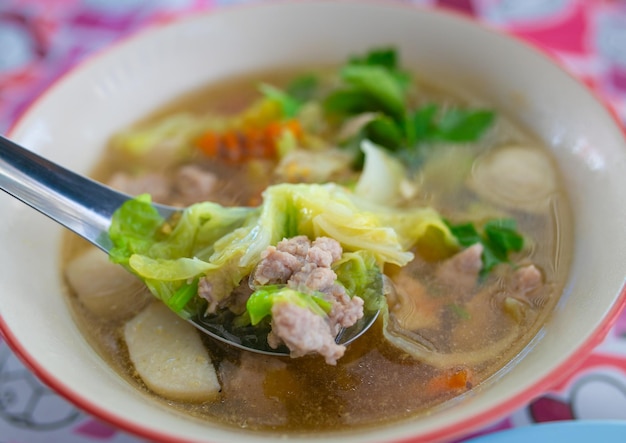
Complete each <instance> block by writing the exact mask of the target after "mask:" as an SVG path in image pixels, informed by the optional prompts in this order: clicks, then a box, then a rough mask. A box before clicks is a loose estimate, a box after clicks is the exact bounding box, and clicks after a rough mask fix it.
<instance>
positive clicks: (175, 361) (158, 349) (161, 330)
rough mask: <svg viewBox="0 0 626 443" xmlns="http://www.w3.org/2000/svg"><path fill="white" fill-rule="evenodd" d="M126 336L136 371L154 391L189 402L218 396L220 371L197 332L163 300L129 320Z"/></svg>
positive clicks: (207, 399)
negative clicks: (163, 302) (214, 364)
mask: <svg viewBox="0 0 626 443" xmlns="http://www.w3.org/2000/svg"><path fill="white" fill-rule="evenodd" d="M164 325H167V327H164ZM124 339H125V341H126V346H127V347H128V354H129V357H130V360H131V362H132V363H133V366H134V367H135V370H136V371H137V374H138V375H139V377H141V379H142V380H143V382H144V383H145V384H146V386H148V388H150V389H151V390H152V391H154V392H155V393H157V394H159V395H162V396H163V397H165V398H169V399H173V400H179V401H190V402H206V401H213V400H215V399H216V398H217V397H218V396H219V392H220V389H221V388H220V384H219V381H218V379H217V373H216V372H215V368H214V367H213V363H212V362H211V359H210V357H209V355H208V354H207V350H206V349H205V347H204V345H203V344H202V340H201V339H200V336H199V335H198V331H197V330H196V329H195V328H194V327H193V326H192V325H191V324H189V323H187V322H185V321H184V320H182V319H180V318H178V317H177V316H176V315H175V314H173V313H172V312H171V311H170V310H169V309H168V308H167V307H166V306H165V305H163V304H162V303H160V302H157V301H154V302H152V303H151V304H150V305H149V306H148V307H147V308H145V309H144V310H143V311H142V312H140V313H139V314H138V315H137V316H136V317H134V318H133V319H132V320H130V321H129V322H128V323H126V326H125V327H124Z"/></svg>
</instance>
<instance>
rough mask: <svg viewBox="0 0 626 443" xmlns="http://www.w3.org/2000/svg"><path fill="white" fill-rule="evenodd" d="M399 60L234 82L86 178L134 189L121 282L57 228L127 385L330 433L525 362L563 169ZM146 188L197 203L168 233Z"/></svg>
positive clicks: (78, 298)
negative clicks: (276, 352) (212, 327)
mask: <svg viewBox="0 0 626 443" xmlns="http://www.w3.org/2000/svg"><path fill="white" fill-rule="evenodd" d="M396 57H397V54H396V53H395V52H394V51H393V50H391V49H379V50H373V51H371V52H369V53H367V54H365V55H361V56H356V57H353V58H351V59H350V60H349V61H348V62H346V64H345V65H344V66H341V67H339V68H335V67H325V68H319V69H318V68H316V69H300V70H297V71H289V72H279V73H257V74H256V75H251V76H247V77H243V78H239V79H234V80H233V79H231V80H229V81H228V82H224V83H222V84H218V85H210V86H209V87H207V88H206V89H203V90H201V91H195V92H194V93H193V94H190V95H188V96H186V97H183V98H181V99H180V100H178V101H176V102H175V103H172V104H171V105H170V106H168V107H166V108H164V109H162V110H159V111H158V112H157V113H155V114H154V115H151V116H149V117H148V118H146V120H145V121H142V122H139V123H138V124H136V125H134V126H132V127H130V128H128V129H126V130H124V131H121V132H120V133H119V134H117V135H116V136H115V137H113V139H112V140H111V143H110V146H109V147H108V149H107V151H106V152H105V155H104V156H103V158H102V161H101V164H100V165H99V166H98V168H97V169H96V171H94V176H95V177H96V178H98V179H99V180H101V181H104V182H107V183H109V184H110V185H111V186H113V187H116V188H118V189H120V190H122V191H124V192H127V193H129V194H133V195H143V196H142V197H138V198H137V199H136V200H134V201H132V203H131V204H130V206H129V207H128V208H123V209H121V210H120V211H121V212H120V215H119V217H118V219H116V221H114V227H112V230H111V237H112V239H113V240H114V244H115V248H114V252H113V253H112V259H113V261H116V262H117V263H121V264H123V265H124V266H125V267H126V268H127V269H129V270H131V271H132V273H129V272H127V271H126V270H125V269H124V268H123V267H122V266H119V265H118V264H113V263H111V262H109V261H108V259H107V257H106V256H104V254H102V253H101V252H99V251H96V250H95V249H93V248H92V247H91V246H89V245H85V244H84V243H83V242H82V241H81V240H79V239H77V238H75V237H73V236H69V235H68V237H67V239H66V242H65V244H64V250H63V254H64V256H63V262H64V263H65V267H64V273H65V276H66V281H67V282H68V299H69V300H70V306H71V309H72V311H73V314H74V316H75V318H76V321H77V323H78V324H79V326H80V328H81V330H82V331H83V333H84V334H85V336H86V337H87V339H88V340H89V341H90V342H91V343H92V345H93V346H94V348H95V349H97V351H98V352H99V353H100V354H101V355H102V357H103V358H104V359H105V360H106V361H107V362H108V364H110V365H111V366H112V367H114V368H115V370H116V371H117V372H119V374H120V375H121V376H122V377H125V378H126V379H127V380H128V381H129V383H132V384H133V385H134V386H136V387H137V389H138V390H140V391H142V392H144V393H145V394H146V395H149V396H151V397H152V398H154V400H155V401H160V402H162V403H163V404H164V405H165V406H167V407H170V408H172V409H174V410H178V411H179V412H181V413H184V414H188V415H191V416H194V417H197V418H198V419H203V420H209V421H211V422H216V423H220V424H222V425H225V426H234V427H238V428H245V429H251V430H255V431H277V432H298V433H299V432H309V431H320V430H325V431H337V430H344V429H354V428H366V427H368V426H376V425H381V424H384V423H389V422H393V421H399V420H403V419H412V418H415V417H419V415H420V414H426V413H431V412H432V411H433V410H435V409H436V408H440V407H445V405H446V404H448V403H450V402H453V401H458V400H459V399H461V398H463V397H465V396H468V395H471V393H472V392H474V391H475V390H476V389H480V388H481V387H482V386H484V385H486V384H488V383H489V382H490V381H492V380H495V379H496V378H497V376H498V374H500V373H501V372H502V371H504V370H506V367H507V365H509V363H510V362H511V361H513V360H515V359H516V358H518V357H519V356H520V355H522V354H523V353H524V352H525V351H526V350H528V349H529V343H532V340H533V338H534V337H535V336H536V334H537V332H538V331H539V329H540V328H541V327H542V325H543V324H544V323H545V322H546V321H547V320H548V318H549V316H550V312H551V311H552V309H553V307H554V305H555V304H556V302H557V300H558V297H559V294H560V293H561V290H562V288H563V284H564V280H565V278H566V274H567V269H568V264H569V257H570V253H571V251H570V244H571V241H570V236H571V226H570V223H571V221H570V220H569V211H568V203H567V198H566V195H565V191H564V190H563V189H562V188H561V186H560V182H559V176H558V171H557V170H556V168H555V166H554V163H553V161H552V159H551V157H550V155H549V153H548V150H547V149H546V148H545V147H544V146H542V144H541V142H540V141H539V140H537V139H536V138H534V137H533V136H532V135H531V134H528V133H527V132H525V131H524V130H523V128H521V127H520V126H518V125H517V124H516V123H515V122H514V121H512V120H510V119H508V118H507V116H505V115H502V114H500V113H498V112H497V110H492V109H489V106H488V104H485V103H482V102H481V101H480V98H477V97H472V96H471V94H469V93H467V92H464V91H461V92H459V91H455V90H454V88H453V87H450V86H449V87H446V85H436V84H434V83H433V82H428V81H427V80H428V79H421V78H419V76H418V75H409V74H408V73H406V72H405V71H403V70H402V69H401V67H400V66H399V64H398V62H397V60H396ZM144 194H150V195H151V198H152V199H153V200H154V201H157V202H160V203H166V204H170V205H176V206H180V207H187V206H189V205H191V206H190V208H193V209H189V210H187V211H185V212H184V213H183V215H182V216H181V217H179V218H177V219H174V220H160V219H158V218H156V217H157V215H155V214H153V213H150V212H142V211H144V210H146V211H149V208H150V207H151V206H150V204H149V199H148V198H147V197H145V195H144ZM199 202H204V203H199ZM206 202H209V203H206ZM138 208H139V209H138ZM138 214H139V215H138ZM146 214H147V215H146ZM133 217H134V218H133ZM131 219H132V222H129V221H128V220H131ZM138 220H139V221H140V222H141V223H139V224H140V225H141V226H145V225H146V224H150V223H153V224H154V228H151V229H150V230H149V232H148V233H146V232H144V231H141V229H143V228H137V223H135V222H137V221H138ZM194 220H195V221H194ZM133 223H134V224H133ZM193 223H197V225H193V226H194V227H193V229H192V230H189V229H188V228H186V227H185V226H187V225H192V224H193ZM151 226H152V225H151ZM207 226H208V227H207ZM209 228H210V229H209ZM186 229H187V230H186ZM190 229H191V228H190ZM140 231H141V232H140ZM266 231H267V232H269V233H271V234H267V236H265V233H266ZM189 232H192V234H189ZM259 233H261V234H259ZM259 239H261V240H262V241H261V240H259ZM184 242H187V243H184ZM181 243H184V244H185V245H186V246H185V247H184V248H183V247H181V248H178V246H179V245H180V244H181ZM239 244H243V245H244V246H243V247H240V248H239V249H237V247H238V246H237V245H239ZM173 245H175V246H173ZM259 245H260V246H262V248H260V246H259ZM177 248H178V249H181V250H178V249H177ZM259 248H260V249H259ZM174 249H176V252H172V251H173V250H174ZM182 250H184V251H182ZM155 251H158V253H157V252H155ZM181 251H182V252H181ZM250 251H252V252H250ZM242 257H248V258H249V260H247V261H246V260H243V259H242ZM276 257H279V259H275V258H276ZM190 269H191V271H190ZM303 270H307V272H306V273H304V274H303V272H304V271H303ZM133 274H135V275H133ZM165 274H167V276H164V275H165ZM172 275H176V277H172ZM136 276H139V277H140V278H139V279H138V278H136ZM326 279H329V280H326ZM322 280H323V281H324V283H319V282H320V281H322ZM148 289H149V290H148ZM338 291H339V292H340V293H341V294H340V295H337V293H338ZM150 292H152V294H150ZM157 299H160V300H157ZM166 305H167V307H168V308H169V309H168V308H166V307H165V306H166ZM377 310H380V315H379V317H378V320H377V321H376V323H375V324H374V326H373V327H372V328H371V329H369V330H368V331H367V332H366V333H365V334H364V335H363V336H362V337H360V338H359V339H357V340H356V341H355V342H353V343H351V344H349V345H348V346H342V345H337V344H336V343H334V336H335V335H336V333H337V332H338V331H339V330H340V329H341V328H342V327H349V326H350V325H351V324H353V323H354V322H355V321H357V320H358V318H359V317H360V316H363V315H364V314H366V313H367V312H369V311H377ZM172 311H176V312H178V314H179V316H177V315H176V314H175V313H174V312H172ZM292 311H297V314H296V317H295V320H294V317H293V316H291V315H292V314H291V312H292ZM195 312H201V313H203V314H205V313H206V314H207V315H210V316H212V318H213V319H217V320H218V321H221V320H224V321H226V318H227V317H228V322H230V323H229V327H233V328H238V327H242V328H243V327H246V328H249V329H248V330H251V331H253V333H254V334H256V335H255V337H256V336H257V335H258V336H261V337H264V338H265V339H266V340H267V346H269V348H268V349H270V348H271V349H273V348H277V347H279V346H285V345H286V346H287V348H288V350H289V352H291V356H290V357H279V356H268V355H262V354H257V353H253V352H248V351H242V350H239V349H237V348H234V347H231V346H228V345H225V344H222V343H220V342H217V341H215V340H212V339H210V338H207V337H205V336H202V335H200V334H199V333H198V332H197V331H196V330H195V329H193V327H192V326H191V325H189V324H187V323H185V322H184V321H183V320H182V319H181V318H180V316H182V317H184V316H186V315H190V313H195ZM284 318H286V320H284V322H283V320H282V319H284ZM283 324H289V325H291V326H289V327H286V326H281V325H283ZM294 324H295V325H298V324H305V325H306V328H305V329H306V330H305V331H304V332H302V331H299V332H298V331H296V328H295V327H293V325H294ZM313 325H321V326H319V328H318V326H313ZM268 328H269V329H268ZM268 330H269V333H268ZM146 331H147V332H146ZM320 331H321V332H320ZM329 334H330V335H329ZM310 336H315V337H316V338H319V343H322V344H319V343H318V344H317V345H310V344H307V343H305V342H306V341H307V339H308V338H310ZM329 337H330V339H329Z"/></svg>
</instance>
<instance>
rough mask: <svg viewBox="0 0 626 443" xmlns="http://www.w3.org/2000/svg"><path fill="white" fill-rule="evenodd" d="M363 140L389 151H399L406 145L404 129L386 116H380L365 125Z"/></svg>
mask: <svg viewBox="0 0 626 443" xmlns="http://www.w3.org/2000/svg"><path fill="white" fill-rule="evenodd" d="M363 138H366V139H369V140H370V141H372V142H374V143H375V144H377V145H380V146H383V147H385V148H387V149H389V150H396V149H399V148H400V147H401V146H402V145H403V143H404V134H403V130H402V128H401V127H400V126H399V125H398V124H397V123H396V122H395V121H394V120H392V119H391V118H389V117H387V116H385V115H379V116H377V117H376V118H374V119H373V120H372V121H370V122H369V123H368V124H367V125H365V127H364V128H363Z"/></svg>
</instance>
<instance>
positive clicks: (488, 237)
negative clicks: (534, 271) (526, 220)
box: [445, 219, 524, 274]
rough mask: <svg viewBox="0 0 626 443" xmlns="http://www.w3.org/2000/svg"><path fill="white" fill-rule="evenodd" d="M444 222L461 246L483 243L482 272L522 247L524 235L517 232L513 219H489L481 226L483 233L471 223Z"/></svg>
mask: <svg viewBox="0 0 626 443" xmlns="http://www.w3.org/2000/svg"><path fill="white" fill-rule="evenodd" d="M445 223H446V224H447V225H448V227H449V228H450V232H452V234H453V235H454V236H455V237H456V238H457V241H458V242H459V244H460V245H461V246H462V247H469V246H472V245H475V244H476V243H481V244H482V245H483V254H482V257H481V258H482V261H483V269H482V271H481V272H482V273H483V274H485V273H488V272H489V271H491V269H493V267H494V266H496V265H499V264H500V263H508V262H509V254H510V253H511V252H519V251H521V250H522V248H523V247H524V237H523V236H522V235H521V234H520V233H519V232H517V226H516V223H515V220H513V219H495V220H490V221H488V222H487V223H485V225H484V226H483V233H482V234H481V233H479V232H478V230H477V229H476V227H475V226H474V225H473V224H472V223H462V224H459V225H452V224H451V223H450V222H449V221H447V220H446V221H445Z"/></svg>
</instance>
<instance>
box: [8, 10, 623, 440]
mask: <svg viewBox="0 0 626 443" xmlns="http://www.w3.org/2000/svg"><path fill="white" fill-rule="evenodd" d="M371 23H375V24H376V26H371V25H370V24H371ZM387 45H393V46H395V47H397V48H398V49H399V51H400V53H401V56H402V59H403V62H404V64H405V65H406V66H407V67H408V68H410V69H413V70H414V71H416V72H418V73H419V75H421V76H422V77H424V78H426V79H428V78H436V79H438V81H439V82H440V83H448V84H450V85H453V86H454V88H457V89H465V88H466V89H469V90H472V91H474V92H476V93H478V94H479V95H481V96H483V97H484V98H485V100H486V101H487V102H490V103H492V104H493V105H494V107H495V108H497V109H499V110H501V112H505V113H508V114H510V115H513V116H514V117H515V118H516V119H518V120H519V121H520V122H521V123H523V124H524V125H525V126H526V127H528V128H529V129H530V130H532V131H533V132H535V133H536V134H537V135H538V136H539V137H541V138H542V139H543V140H544V141H545V142H546V144H547V145H548V146H549V147H550V148H551V150H552V152H553V153H554V156H555V157H556V159H557V161H558V164H559V167H560V169H561V173H562V175H563V177H564V180H565V183H566V185H567V188H568V190H569V196H570V200H571V205H572V211H573V217H574V224H575V232H574V237H575V245H574V250H575V254H574V258H573V263H572V267H571V273H570V278H569V280H568V283H567V285H566V290H565V294H564V295H563V297H562V299H561V301H560V303H559V305H558V306H557V309H556V311H555V313H554V315H553V316H552V318H551V320H550V322H549V323H548V324H547V325H546V326H545V328H543V330H542V331H541V333H540V338H539V339H537V340H535V343H534V344H533V347H532V352H528V353H526V355H525V356H524V358H522V359H520V361H518V362H517V364H515V365H514V366H513V367H512V368H511V369H510V371H508V372H507V373H506V374H505V375H503V376H502V377H501V378H500V379H499V380H498V382H497V383H495V384H492V385H491V386H489V387H488V389H482V390H481V389H479V390H477V391H476V393H474V394H473V395H471V396H469V398H467V399H465V400H464V401H462V402H459V403H458V404H455V405H454V406H452V407H448V408H444V409H442V410H441V411H438V412H436V413H434V414H432V415H428V416H425V417H422V418H420V419H417V420H412V421H410V422H404V423H401V424H397V425H394V426H391V427H388V428H381V429H377V430H373V431H372V430H369V431H367V433H357V434H349V435H342V437H343V438H345V441H353V442H357V441H358V442H373V441H381V440H402V439H405V438H409V437H412V436H419V437H418V438H417V440H424V441H426V440H433V439H435V438H438V437H444V436H452V435H456V434H460V433H462V432H467V431H468V430H469V429H471V428H473V427H476V426H478V425H480V424H483V423H485V422H486V421H487V420H490V419H494V418H495V417H497V416H500V415H503V414H505V413H506V412H510V411H511V410H512V409H513V408H515V407H517V406H521V404H522V403H523V402H524V401H527V400H529V399H530V398H531V397H532V396H533V395H536V394H539V393H540V391H541V390H542V389H545V388H547V387H548V386H549V384H550V383H551V382H552V381H554V379H555V377H556V376H557V375H559V374H560V373H562V372H563V371H564V370H565V369H566V368H567V367H569V366H570V365H571V363H572V362H574V361H575V360H576V359H578V358H580V357H581V356H582V354H581V352H584V351H588V350H590V347H591V346H592V345H593V344H594V343H596V342H597V341H598V340H599V339H600V338H601V335H602V332H603V331H605V330H606V325H607V323H606V322H607V318H610V317H611V316H615V314H616V313H617V312H618V309H619V306H621V305H623V304H624V298H625V297H624V295H623V294H622V287H623V284H624V269H626V253H625V248H624V247H623V245H626V230H624V229H623V228H622V226H623V224H624V221H625V220H626V205H623V203H622V199H621V198H620V193H621V190H622V189H626V174H623V171H624V170H625V166H626V149H625V143H624V138H623V135H622V134H621V132H620V130H619V128H618V126H617V125H616V123H615V122H614V120H613V119H612V117H611V115H610V114H609V113H608V112H607V111H606V110H605V109H604V107H603V106H602V105H601V104H600V103H599V102H598V101H597V100H596V99H595V98H594V97H593V96H592V94H590V93H589V92H588V91H587V90H586V89H585V88H583V87H581V86H580V85H579V83H578V82H577V81H576V80H574V79H573V78H572V77H570V76H569V75H568V74H566V73H565V72H564V71H562V70H561V69H560V68H558V67H557V66H556V65H555V64H554V63H553V62H552V61H550V60H549V59H547V58H546V57H545V56H543V55H541V54H539V53H538V52H536V51H535V50H533V49H530V48H528V47H527V46H525V45H523V44H521V43H520V42H518V41H515V40H513V39H512V38H508V37H503V36H500V35H498V34H496V33H495V32H493V31H490V30H488V29H485V28H482V27H480V26H478V25H476V24H475V23H473V22H471V21H468V20H466V19H465V18H462V17H457V16H454V15H450V14H447V13H441V12H433V11H428V10H422V9H417V8H414V7H408V6H403V5H385V4H382V3H368V2H358V3H351V2H292V3H283V2H279V3H274V4H265V5H259V6H248V7H237V8H231V9H227V10H222V11H221V12H218V13H213V14H204V15H198V16H194V17H189V18H187V19H183V20H181V21H178V22H175V23H171V24H168V25H165V26H160V27H156V28H153V29H150V30H147V31H144V32H142V33H140V34H139V35H137V36H134V37H133V38H131V39H128V40H127V41H125V42H123V43H122V44H118V45H116V46H115V47H113V48H111V49H109V50H107V51H105V52H103V53H102V54H99V55H98V56H97V57H95V58H93V59H91V60H90V61H88V62H87V63H85V64H83V65H82V66H81V67H80V68H78V69H76V70H74V71H73V72H71V73H70V74H69V75H67V76H66V77H65V78H64V79H62V80H61V81H59V82H57V84H55V85H54V87H52V88H51V89H50V90H49V91H48V92H47V93H45V94H44V95H43V96H42V97H41V99H40V100H39V101H38V102H37V103H35V105H34V106H32V107H31V108H30V109H29V110H28V112H27V113H26V114H25V115H24V116H23V117H22V118H21V120H20V121H19V123H18V124H17V125H16V126H15V127H14V128H13V130H12V131H11V134H10V135H11V137H12V138H13V139H14V140H16V141H17V142H19V143H21V144H23V145H25V146H27V147H29V148H30V149H32V150H34V151H36V152H38V153H40V154H42V155H44V156H46V157H48V158H50V159H52V160H53V161H56V162H58V163H60V164H62V165H64V166H66V167H68V168H70V169H73V170H76V171H79V172H83V173H86V172H88V171H89V170H90V169H91V168H92V167H93V166H94V165H95V163H96V160H97V158H98V157H99V155H100V154H101V150H102V148H103V146H104V145H105V143H106V141H107V138H108V137H109V136H110V135H111V134H112V133H114V132H115V131H117V130H119V129H121V128H123V127H124V126H126V125H128V124H130V123H132V122H133V121H135V120H138V119H139V118H141V117H143V116H145V115H146V114H148V113H149V112H150V111H152V110H154V109H156V108H158V107H159V106H160V105H163V104H165V103H167V102H169V101H171V100H172V99H174V98H175V97H177V96H179V95H181V94H183V93H185V92H188V91H191V90H193V89H194V88H197V87H200V86H202V85H204V84H206V83H207V82H211V81H217V80H221V79H225V78H228V77H229V76H232V75H237V74H239V73H242V72H254V71H262V70H265V69H268V68H277V67H290V66H298V65H310V64H311V62H316V63H324V64H328V63H339V62H341V61H342V60H344V59H345V57H346V56H347V55H349V54H353V53H357V52H362V51H364V50H366V49H368V48H371V47H376V46H378V47H380V46H387ZM0 211H1V212H2V213H3V214H10V216H5V217H4V220H3V223H2V224H0V242H1V243H2V244H3V245H4V248H3V252H2V253H0V269H1V270H2V271H1V273H2V274H1V276H2V278H1V281H2V291H0V306H1V314H2V327H3V331H4V332H5V333H6V335H7V337H8V339H9V341H10V342H11V344H12V345H13V346H14V348H16V349H17V351H18V353H19V354H20V355H21V356H22V357H23V358H24V359H25V360H26V361H27V363H28V364H29V365H30V366H31V367H33V368H34V370H35V371H36V373H37V374H39V375H40V376H41V377H42V379H43V380H44V381H46V382H47V383H49V384H50V385H51V386H52V387H53V388H55V389H57V390H58V391H59V392H61V393H62V394H64V395H66V396H67V397H69V398H70V399H71V400H73V401H74V402H76V403H77V404H78V405H79V406H81V407H83V408H85V409H86V410H87V411H89V412H91V413H94V414H97V415H99V416H100V417H101V418H103V419H105V420H108V421H110V422H112V423H114V424H116V425H118V426H122V427H124V428H125V429H127V430H130V431H133V432H137V433H139V434H141V435H143V436H144V437H147V438H153V439H157V440H168V441H203V440H205V439H207V440H209V441H214V442H218V441H231V442H232V441H248V442H249V441H257V440H270V439H273V438H275V436H267V435H265V436H264V435H251V434H246V433H244V432H236V431H232V430H229V429H223V428H219V427H218V426H216V427H211V428H210V430H209V429H208V427H207V425H206V424H202V423H199V422H196V421H194V420H193V419H190V418H187V417H183V416H182V415H180V414H178V413H173V412H171V411H169V410H165V409H164V408H162V407H161V406H159V405H157V404H153V403H151V402H146V401H145V398H144V397H143V396H142V395H140V394H139V393H138V392H136V391H135V389H134V388H132V387H131V386H129V385H128V384H127V383H126V382H125V381H124V380H122V379H121V378H120V377H118V376H117V375H116V374H115V373H113V372H112V371H111V370H110V369H109V368H108V367H107V365H106V364H105V363H104V362H103V361H102V360H101V359H100V357H99V356H98V355H97V354H95V353H94V351H93V350H92V349H91V348H90V346H89V345H88V344H87V343H86V342H85V340H84V339H83V338H82V336H81V335H80V332H79V331H78V329H77V328H76V326H75V325H74V323H73V321H72V319H71V317H70V314H69V311H68V309H67V306H66V303H65V301H64V299H63V297H62V292H63V288H62V281H61V278H60V275H59V268H58V266H59V264H58V255H59V243H60V239H61V233H62V229H61V228H60V227H58V226H56V225H55V224H54V223H53V222H52V221H50V220H48V219H47V218H46V217H44V216H41V215H39V214H37V213H36V212H34V211H33V210H32V209H30V208H27V207H25V206H24V205H22V204H21V203H19V202H17V201H15V200H13V199H11V198H10V197H8V196H6V195H4V194H3V195H0ZM311 438H313V437H311ZM417 440H416V441H417Z"/></svg>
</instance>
